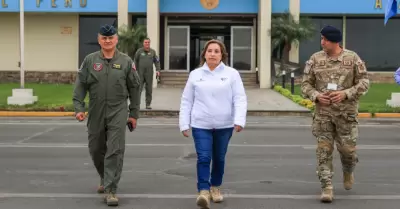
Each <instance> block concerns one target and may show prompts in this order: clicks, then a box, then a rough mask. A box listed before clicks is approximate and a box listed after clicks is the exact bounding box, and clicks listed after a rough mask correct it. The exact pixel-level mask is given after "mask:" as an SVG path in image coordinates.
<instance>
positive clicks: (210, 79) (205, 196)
mask: <svg viewBox="0 0 400 209" xmlns="http://www.w3.org/2000/svg"><path fill="white" fill-rule="evenodd" d="M227 56H228V55H227V52H226V48H225V46H224V44H223V43H221V42H220V41H218V40H210V41H208V42H207V43H206V44H205V47H204V50H203V52H202V53H201V61H200V62H201V63H200V67H199V68H197V69H195V70H193V71H192V72H191V73H190V74H189V79H188V81H187V83H186V86H185V88H184V90H183V93H182V98H181V104H180V113H179V128H180V131H181V132H182V134H183V136H185V137H189V129H190V128H191V129H192V136H193V138H194V146H195V149H196V153H197V190H198V193H199V195H198V198H197V201H196V202H197V205H198V206H200V207H201V208H209V207H210V200H211V199H212V200H213V201H214V202H221V201H222V200H223V196H222V195H221V191H220V186H221V184H222V180H223V175H224V170H225V156H226V153H227V150H228V144H229V141H230V139H231V137H232V134H233V131H234V130H235V131H236V132H240V131H241V130H242V129H243V128H244V126H245V123H246V115H247V96H246V93H245V89H244V86H243V82H242V79H241V77H240V74H239V72H238V71H237V70H236V69H234V68H232V67H228V66H227V65H226V63H227ZM211 161H212V168H211V172H210V164H211Z"/></svg>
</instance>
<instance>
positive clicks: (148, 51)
mask: <svg viewBox="0 0 400 209" xmlns="http://www.w3.org/2000/svg"><path fill="white" fill-rule="evenodd" d="M134 62H135V65H136V68H137V70H138V73H139V76H140V81H141V82H140V95H141V94H142V91H143V87H144V86H145V85H146V109H152V108H151V101H152V99H153V75H154V70H153V65H155V66H156V75H157V77H158V76H160V70H161V68H160V59H159V58H158V56H157V53H156V51H155V50H154V49H152V48H150V39H149V38H146V39H144V41H143V47H142V48H140V49H138V50H137V52H136V54H135V59H134Z"/></svg>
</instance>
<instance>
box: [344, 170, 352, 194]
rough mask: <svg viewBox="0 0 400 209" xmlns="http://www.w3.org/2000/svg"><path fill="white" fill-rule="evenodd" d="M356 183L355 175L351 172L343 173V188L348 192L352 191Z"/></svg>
mask: <svg viewBox="0 0 400 209" xmlns="http://www.w3.org/2000/svg"><path fill="white" fill-rule="evenodd" d="M353 183H354V174H353V173H349V172H343V186H344V188H345V189H346V190H350V189H352V186H353Z"/></svg>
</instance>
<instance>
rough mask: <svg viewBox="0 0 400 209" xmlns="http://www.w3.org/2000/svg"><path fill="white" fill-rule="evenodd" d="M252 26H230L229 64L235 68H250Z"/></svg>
mask: <svg viewBox="0 0 400 209" xmlns="http://www.w3.org/2000/svg"><path fill="white" fill-rule="evenodd" d="M252 38H253V28H252V27H247V26H243V27H241V26H237V27H235V26H233V27H232V40H231V41H232V48H231V66H232V67H233V68H235V69H237V70H251V68H252V65H251V62H252Z"/></svg>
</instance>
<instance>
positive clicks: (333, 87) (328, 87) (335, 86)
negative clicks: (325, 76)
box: [327, 83, 337, 91]
mask: <svg viewBox="0 0 400 209" xmlns="http://www.w3.org/2000/svg"><path fill="white" fill-rule="evenodd" d="M327 89H328V90H332V91H336V90H337V84H336V83H328V86H327Z"/></svg>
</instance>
